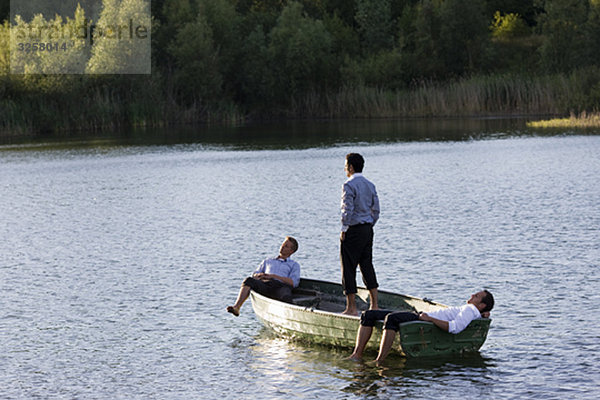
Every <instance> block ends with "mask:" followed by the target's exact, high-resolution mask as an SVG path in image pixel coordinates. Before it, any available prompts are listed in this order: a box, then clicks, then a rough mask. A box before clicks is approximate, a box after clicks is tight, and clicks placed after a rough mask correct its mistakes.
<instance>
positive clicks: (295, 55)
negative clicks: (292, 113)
mask: <svg viewBox="0 0 600 400" xmlns="http://www.w3.org/2000/svg"><path fill="white" fill-rule="evenodd" d="M331 49H332V37H331V35H330V34H329V32H327V30H326V29H325V25H324V24H323V22H322V21H319V20H314V19H312V18H310V17H308V16H306V15H304V14H303V12H302V5H301V4H300V3H297V2H290V3H289V4H288V5H287V6H286V7H285V8H284V9H283V11H282V12H281V16H280V17H279V19H278V20H277V25H276V26H275V27H274V28H273V30H272V31H271V33H270V45H269V55H270V59H271V60H272V61H273V65H272V72H273V73H274V78H275V82H274V84H275V87H274V90H275V91H276V93H277V97H278V98H280V99H285V98H286V97H287V95H291V96H295V95H298V94H301V93H303V92H306V91H307V90H309V89H314V88H317V87H321V88H326V87H327V84H328V82H327V80H328V78H329V77H330V74H331V72H330V68H331V66H332V58H331Z"/></svg>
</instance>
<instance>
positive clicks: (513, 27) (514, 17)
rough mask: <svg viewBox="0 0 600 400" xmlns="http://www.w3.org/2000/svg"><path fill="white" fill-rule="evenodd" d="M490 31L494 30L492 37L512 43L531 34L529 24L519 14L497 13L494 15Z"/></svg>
mask: <svg viewBox="0 0 600 400" xmlns="http://www.w3.org/2000/svg"><path fill="white" fill-rule="evenodd" d="M490 29H491V30H492V37H493V38H494V39H497V40H500V41H510V40H511V39H514V38H518V37H523V36H526V35H528V34H529V33H530V32H529V28H528V26H527V24H526V23H525V21H524V20H523V19H522V18H521V16H520V15H519V14H514V13H509V14H504V15H502V14H500V11H496V13H495V14H494V21H493V22H492V25H491V26H490Z"/></svg>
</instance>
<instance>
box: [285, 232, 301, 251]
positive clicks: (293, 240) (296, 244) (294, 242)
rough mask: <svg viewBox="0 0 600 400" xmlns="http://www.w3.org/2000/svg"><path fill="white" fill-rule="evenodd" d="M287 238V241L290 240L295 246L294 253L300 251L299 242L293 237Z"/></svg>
mask: <svg viewBox="0 0 600 400" xmlns="http://www.w3.org/2000/svg"><path fill="white" fill-rule="evenodd" d="M285 238H286V239H287V240H289V241H290V242H292V244H293V245H294V253H295V252H296V251H298V241H297V240H296V239H294V238H293V237H291V236H286V237H285Z"/></svg>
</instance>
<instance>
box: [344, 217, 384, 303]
mask: <svg viewBox="0 0 600 400" xmlns="http://www.w3.org/2000/svg"><path fill="white" fill-rule="evenodd" d="M340 257H341V259H342V287H343V288H344V294H352V293H356V266H357V265H359V266H360V273H361V274H362V278H363V282H364V284H365V286H366V287H367V289H375V288H376V287H378V286H379V285H378V284H377V277H376V276H375V269H374V268H373V225H372V224H360V225H352V226H351V227H350V228H348V231H347V232H346V237H345V239H344V240H343V241H342V242H341V245H340Z"/></svg>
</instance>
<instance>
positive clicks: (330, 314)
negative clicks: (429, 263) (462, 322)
mask: <svg viewBox="0 0 600 400" xmlns="http://www.w3.org/2000/svg"><path fill="white" fill-rule="evenodd" d="M378 293H379V295H378V303H379V308H381V309H386V310H397V311H417V312H430V311H433V310H437V309H440V308H446V307H448V306H446V305H444V304H440V303H437V302H433V301H431V300H428V299H426V298H417V297H412V296H407V295H402V294H396V293H392V292H386V291H383V290H380V291H378ZM250 298H251V301H252V307H253V309H254V313H255V314H256V316H257V317H258V319H259V320H260V321H261V322H262V323H263V324H264V325H265V326H266V327H267V328H269V329H271V330H273V331H274V332H275V333H277V334H278V335H281V336H284V337H287V338H290V339H293V340H300V341H306V342H310V343H317V344H323V345H329V346H336V347H349V348H352V347H353V346H354V343H355V339H356V332H357V330H358V327H359V325H360V318H359V317H358V316H351V315H344V314H341V312H342V311H343V310H344V308H345V305H346V299H345V297H344V295H343V291H342V286H341V285H340V284H337V283H332V282H326V281H319V280H314V279H301V280H300V285H299V286H298V287H297V288H295V289H294V291H293V301H292V303H285V302H282V301H279V300H274V299H271V298H268V297H265V296H263V295H261V294H259V293H256V292H254V291H252V292H251V294H250ZM356 302H357V305H358V308H359V310H367V309H368V308H369V291H368V290H367V289H365V288H362V287H359V288H358V293H357V294H356ZM490 323H491V320H490V319H489V318H480V319H476V320H474V321H472V322H471V323H470V324H469V326H467V328H465V329H464V330H463V331H462V332H460V333H458V334H451V333H448V332H445V331H443V330H441V329H439V328H438V327H436V326H435V325H434V324H433V323H431V322H425V321H413V322H406V323H403V324H401V325H400V331H399V332H398V334H397V335H396V340H395V341H394V345H393V348H392V352H393V353H397V354H399V355H402V356H405V357H428V356H446V355H451V354H463V353H468V352H476V351H478V350H479V348H481V346H482V345H483V343H484V342H485V339H486V337H487V333H488V330H489V326H490ZM382 325H383V324H382V322H381V321H380V322H378V324H377V325H376V326H375V329H374V330H373V335H372V336H371V339H370V340H369V343H368V344H367V348H366V350H367V351H369V350H376V349H377V348H378V346H379V341H380V339H381V334H382Z"/></svg>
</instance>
